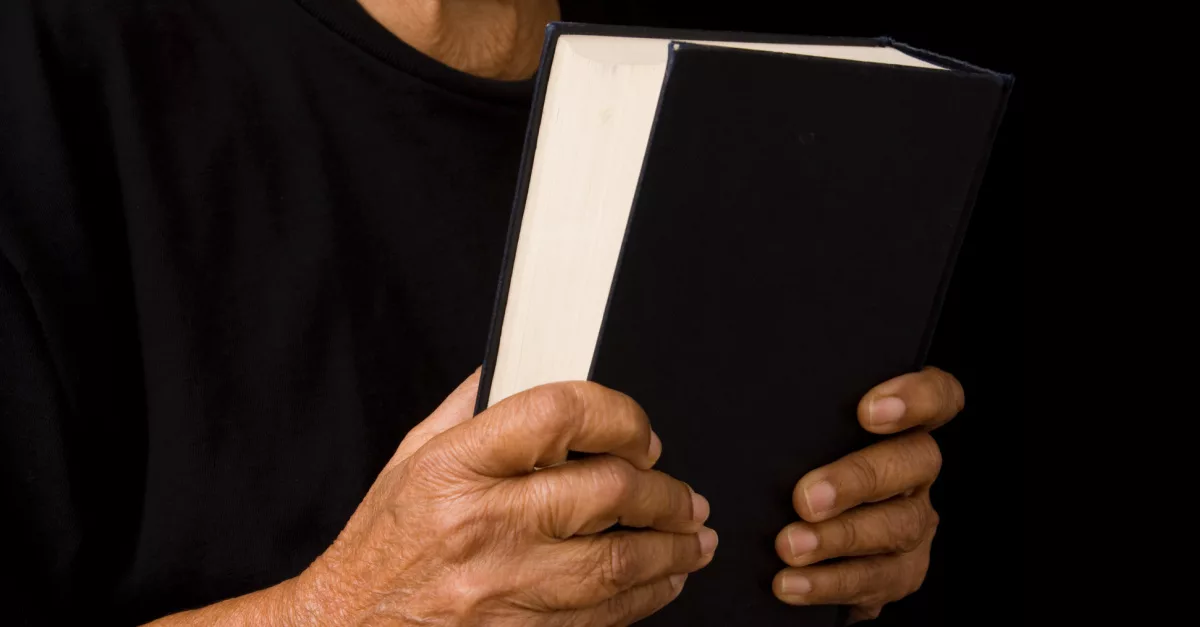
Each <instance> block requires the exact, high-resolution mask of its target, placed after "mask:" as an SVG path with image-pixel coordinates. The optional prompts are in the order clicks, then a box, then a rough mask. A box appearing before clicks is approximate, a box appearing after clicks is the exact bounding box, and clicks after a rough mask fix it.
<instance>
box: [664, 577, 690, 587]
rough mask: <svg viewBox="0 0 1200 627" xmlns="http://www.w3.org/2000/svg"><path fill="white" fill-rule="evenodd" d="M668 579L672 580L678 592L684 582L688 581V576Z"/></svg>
mask: <svg viewBox="0 0 1200 627" xmlns="http://www.w3.org/2000/svg"><path fill="white" fill-rule="evenodd" d="M668 579H670V580H671V585H672V586H674V587H675V589H676V590H678V589H680V588H682V587H683V582H685V581H687V574H680V575H671V576H670V577H668Z"/></svg>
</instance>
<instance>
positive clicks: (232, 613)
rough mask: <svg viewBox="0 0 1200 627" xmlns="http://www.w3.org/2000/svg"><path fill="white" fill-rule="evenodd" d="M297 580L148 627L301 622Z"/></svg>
mask: <svg viewBox="0 0 1200 627" xmlns="http://www.w3.org/2000/svg"><path fill="white" fill-rule="evenodd" d="M296 585H297V580H295V579H288V580H287V581H284V582H282V583H280V584H277V585H274V586H271V587H270V588H265V589H263V590H259V591H257V592H251V593H250V594H245V595H242V596H240V597H236V598H233V599H228V600H225V601H221V602H220V603H214V604H212V605H208V606H205V607H202V608H198V609H195V610H188V611H186V612H179V613H178V614H172V615H170V616H164V617H162V618H160V619H158V620H156V621H154V622H152V623H148V624H147V626H146V627H191V626H193V625H205V626H220V627H235V626H242V625H246V626H249V625H280V626H283V625H287V626H291V625H299V624H303V623H304V622H303V621H301V620H298V618H299V617H298V616H297V614H296V611H295V607H296V605H295V603H294V602H293V599H294V597H295V596H296Z"/></svg>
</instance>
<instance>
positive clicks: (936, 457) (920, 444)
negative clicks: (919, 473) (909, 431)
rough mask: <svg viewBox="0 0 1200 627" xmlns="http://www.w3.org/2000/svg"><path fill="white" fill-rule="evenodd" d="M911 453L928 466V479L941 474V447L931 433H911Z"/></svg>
mask: <svg viewBox="0 0 1200 627" xmlns="http://www.w3.org/2000/svg"><path fill="white" fill-rule="evenodd" d="M913 453H914V455H915V457H916V459H917V460H919V461H920V462H922V465H924V466H925V467H926V468H928V471H927V472H928V474H929V480H930V481H932V480H933V479H936V478H937V476H938V475H939V474H941V472H942V449H941V447H940V446H938V443H937V440H935V439H933V436H932V435H930V434H929V433H926V432H921V433H916V434H913Z"/></svg>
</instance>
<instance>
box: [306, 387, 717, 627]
mask: <svg viewBox="0 0 1200 627" xmlns="http://www.w3.org/2000/svg"><path fill="white" fill-rule="evenodd" d="M477 382H478V377H477V376H473V377H472V378H470V379H468V380H467V382H465V383H464V384H463V385H462V386H461V387H460V388H459V389H458V390H456V391H455V392H454V393H453V394H452V395H451V396H450V397H449V398H448V399H447V400H446V401H445V403H444V404H443V405H442V406H441V407H440V408H438V410H437V411H435V412H434V414H433V415H431V416H430V417H429V418H428V419H427V420H426V421H425V422H424V423H422V424H421V425H419V426H418V427H417V428H415V429H414V430H413V431H412V432H411V433H410V434H409V435H408V437H406V438H405V441H404V442H403V443H401V445H400V447H399V449H398V450H397V452H396V455H395V456H394V458H393V459H392V460H391V461H390V462H389V464H388V465H387V467H386V468H385V469H384V470H383V472H382V473H381V474H380V475H379V478H378V479H377V481H376V482H375V485H374V486H373V487H372V488H371V489H370V491H369V492H368V494H367V496H366V498H365V499H364V500H363V502H362V504H361V505H360V506H359V508H358V511H357V512H355V514H354V516H353V517H352V518H351V519H350V522H349V524H347V525H346V529H345V530H344V531H343V532H342V534H341V535H340V536H339V537H338V539H337V541H336V542H335V543H334V544H333V546H332V547H330V549H329V550H328V551H326V552H325V554H324V555H322V556H321V557H320V558H319V559H318V560H317V561H316V562H315V563H314V564H313V565H312V566H311V567H310V568H309V569H308V570H307V571H305V573H304V574H303V575H301V577H300V578H299V580H298V589H299V590H300V591H302V592H301V593H300V594H299V595H298V596H297V597H295V598H299V599H300V600H301V601H302V602H304V604H305V605H304V609H305V610H306V611H304V612H301V613H298V614H293V616H294V617H295V618H297V619H304V620H307V621H311V622H313V623H317V624H321V625H357V624H371V625H375V624H380V623H383V624H397V625H408V624H413V625H416V624H421V625H425V624H430V623H436V624H443V623H445V624H455V625H522V626H525V625H581V626H582V625H625V624H628V623H630V622H633V621H635V620H637V619H639V618H642V617H645V616H648V615H649V614H651V613H653V612H654V611H656V610H658V609H659V608H661V607H663V606H664V605H666V604H667V603H669V602H670V601H671V600H672V599H674V598H675V597H676V596H677V595H678V594H679V591H680V589H681V588H682V586H683V583H684V580H685V578H686V575H687V573H689V572H692V571H695V570H697V569H699V568H702V567H703V566H705V565H706V564H708V562H709V561H710V560H711V559H712V554H713V551H714V549H715V548H716V534H715V533H714V532H712V531H711V530H709V529H707V528H705V527H704V526H703V522H704V520H706V519H707V517H708V503H707V501H705V500H704V498H703V497H700V496H698V495H695V494H693V493H692V491H691V490H690V488H689V487H688V486H687V485H686V484H684V483H681V482H679V481H677V480H675V479H673V478H671V477H669V476H667V475H665V474H663V473H661V472H658V471H655V470H651V469H650V468H651V467H652V466H653V465H654V463H655V461H657V459H658V457H659V455H660V454H661V451H662V444H661V442H660V441H659V440H658V438H657V436H655V435H654V434H653V432H652V431H651V430H650V424H649V422H648V421H647V418H646V415H645V413H644V412H643V411H642V409H641V408H640V407H639V406H638V405H637V403H635V402H633V400H632V399H630V398H629V397H627V396H624V395H622V394H619V393H617V392H614V391H612V390H609V389H606V388H604V387H601V386H599V385H595V384H591V383H564V384H553V385H547V386H542V387H539V388H535V389H533V390H531V391H529V392H526V393H524V394H520V395H517V396H514V397H512V398H509V399H507V400H505V401H503V402H501V403H499V404H498V405H496V406H495V407H493V408H491V409H489V410H488V411H486V412H484V413H482V414H480V415H479V416H478V417H475V418H474V419H469V418H470V417H471V408H472V406H473V405H474V399H475V390H476V387H477ZM567 451H579V452H585V453H601V454H602V455H597V456H593V457H589V458H586V459H582V460H578V461H570V462H566V461H565V460H566V456H567ZM535 468H541V470H536V471H535ZM618 522H619V523H621V524H623V525H625V526H627V527H643V528H646V529H641V530H627V531H614V532H610V533H604V534H601V533H599V532H600V531H603V530H605V529H607V528H609V527H611V526H612V525H614V524H616V523H618Z"/></svg>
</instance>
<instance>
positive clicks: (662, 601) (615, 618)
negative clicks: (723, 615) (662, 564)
mask: <svg viewBox="0 0 1200 627" xmlns="http://www.w3.org/2000/svg"><path fill="white" fill-rule="evenodd" d="M686 580H687V576H686V575H674V576H672V577H669V578H664V579H659V580H658V581H654V582H651V583H648V584H645V585H642V586H638V587H636V588H632V589H630V590H626V591H625V592H622V593H620V594H618V595H616V596H614V597H611V598H609V599H605V600H604V601H602V602H600V603H599V604H597V605H596V606H594V607H589V608H585V609H578V610H570V611H569V612H568V613H567V616H566V617H565V620H564V621H563V624H566V625H587V626H589V627H609V626H610V625H617V626H624V625H631V624H633V623H636V622H637V621H639V620H642V619H643V618H646V617H647V616H650V615H651V614H654V613H655V612H657V611H659V610H661V609H662V608H664V607H666V606H667V604H668V603H670V602H671V601H674V600H675V599H676V598H677V597H678V596H679V593H680V592H682V591H683V584H684V582H685V581H686Z"/></svg>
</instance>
